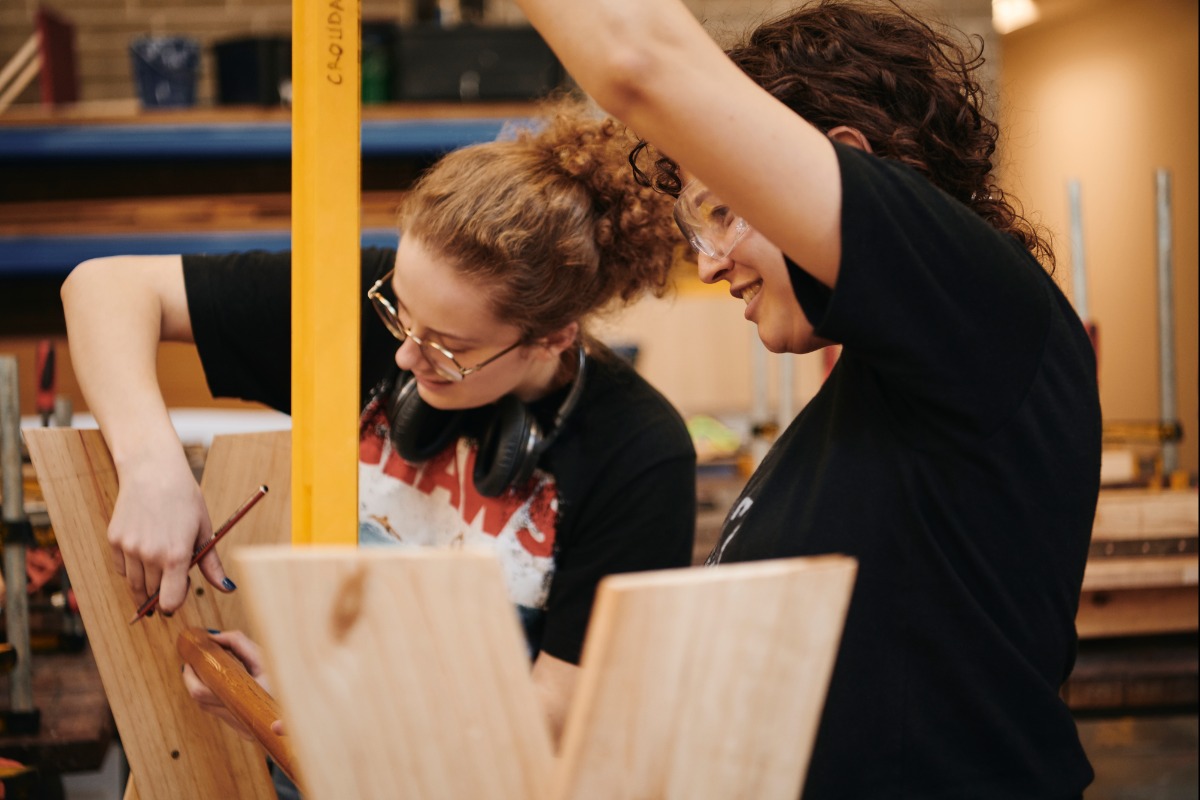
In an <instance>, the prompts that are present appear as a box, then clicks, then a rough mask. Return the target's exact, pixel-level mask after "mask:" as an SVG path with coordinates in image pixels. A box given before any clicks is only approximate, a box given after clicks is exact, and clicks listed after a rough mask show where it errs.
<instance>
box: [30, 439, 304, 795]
mask: <svg viewBox="0 0 1200 800" xmlns="http://www.w3.org/2000/svg"><path fill="white" fill-rule="evenodd" d="M282 435H283V436H286V433H284V434H282ZM254 436H259V435H258V434H255V435H254ZM268 436H280V434H269V435H268ZM25 440H26V443H27V445H28V447H29V452H30V456H31V458H32V460H33V464H34V467H35V469H36V470H37V475H38V481H39V484H40V486H41V488H42V491H43V493H44V495H45V498H46V504H47V508H48V511H49V514H50V521H51V524H52V525H53V526H54V530H55V537H56V540H57V542H58V545H59V547H60V549H61V550H62V554H63V560H64V562H65V564H66V568H67V571H68V573H69V574H70V575H71V581H72V585H73V587H74V589H75V594H76V598H77V599H78V601H79V609H80V614H81V615H82V617H83V622H84V627H85V628H86V630H87V634H88V639H89V642H90V643H91V645H92V650H93V653H94V655H95V657H96V665H97V667H98V669H99V672H100V679H101V682H102V683H103V685H104V690H105V694H106V695H107V697H108V701H109V706H110V707H111V709H112V712H113V718H114V719H115V721H116V724H117V730H118V732H119V733H120V736H121V742H122V745H123V747H124V749H125V754H126V757H127V758H128V760H129V765H130V772H131V774H132V776H133V779H134V780H135V781H136V783H137V787H138V790H137V794H138V795H140V796H141V797H143V798H147V799H148V800H150V799H152V798H160V797H162V798H166V797H170V798H191V797H194V798H206V799H207V798H213V797H238V798H252V799H253V798H264V799H265V800H270V799H271V798H274V797H275V793H274V789H273V788H272V786H271V782H270V778H269V776H268V775H267V771H266V764H265V760H264V758H263V754H262V751H261V750H260V749H259V748H258V747H257V746H255V745H253V744H250V743H249V742H246V741H243V740H242V739H240V738H239V737H238V736H237V735H236V734H234V733H233V732H232V730H231V729H230V728H229V727H228V726H226V725H224V724H223V723H221V722H219V721H217V720H216V719H215V718H214V717H212V716H210V715H209V714H206V713H205V712H203V711H201V710H200V709H199V707H198V706H197V705H196V704H195V703H194V702H192V700H191V698H190V697H189V696H188V694H187V692H186V690H185V689H184V686H183V682H182V680H181V679H180V675H179V671H180V660H179V657H178V655H176V653H175V640H176V638H177V636H178V635H179V633H180V631H182V630H183V629H184V628H187V627H192V626H199V627H203V628H218V629H220V628H223V627H225V626H224V625H223V617H222V613H221V608H220V607H219V606H218V603H217V601H216V598H217V595H218V593H217V592H215V591H212V590H209V591H204V592H197V591H196V588H197V587H199V586H200V585H201V584H203V579H202V578H198V577H197V576H193V583H194V584H195V585H194V586H193V592H192V597H190V598H189V599H188V602H187V603H185V604H184V606H183V607H182V608H181V609H180V610H179V611H178V612H177V613H176V614H175V615H174V617H173V618H171V619H167V618H165V617H163V616H162V615H161V614H156V615H155V616H154V617H152V618H149V619H146V620H143V621H142V622H139V623H138V624H137V625H133V626H131V625H129V619H130V617H132V615H133V612H134V610H135V603H134V601H133V599H132V597H131V596H130V593H129V590H128V588H127V586H126V584H125V581H124V579H123V578H122V577H121V576H119V575H117V573H116V572H115V571H114V570H113V568H112V558H111V552H110V549H109V545H108V541H107V533H106V531H107V527H108V521H109V519H110V518H111V515H112V508H113V503H114V501H115V499H116V494H117V476H116V470H115V468H114V467H113V464H112V459H111V457H110V456H109V453H108V449H107V448H106V447H105V444H104V440H103V438H102V437H101V435H100V432H99V431H96V430H74V429H31V430H27V431H25ZM214 445H216V442H214ZM266 453H269V457H268V459H267V461H268V463H269V464H274V465H276V466H277V462H276V461H275V460H274V459H275V458H276V457H277V454H278V450H277V449H276V448H265V449H264V448H261V447H257V446H256V447H252V448H251V451H250V452H249V453H246V454H243V455H238V454H237V453H234V452H230V453H228V458H229V459H230V461H232V462H235V463H237V464H238V468H239V469H244V470H246V471H247V473H250V472H254V468H253V467H252V466H251V463H250V462H251V461H254V460H256V459H259V458H261V457H262V456H263V455H264V454H266ZM221 458H222V457H221V456H220V449H218V463H220V460H221ZM256 474H258V473H256ZM261 474H262V475H263V477H256V478H255V479H254V480H252V481H250V482H249V485H248V486H242V485H238V486H236V487H235V488H233V489H228V491H232V492H234V496H233V497H231V498H226V497H224V496H223V495H222V493H223V492H224V491H226V489H227V488H228V487H225V488H218V487H219V486H220V485H222V484H223V483H224V482H223V481H221V480H217V481H215V482H214V483H213V488H212V490H211V492H212V494H206V500H207V501H208V502H209V507H210V509H213V510H214V512H215V514H219V513H220V511H221V509H222V508H229V509H232V508H233V507H235V506H236V505H237V504H238V503H240V502H241V501H242V500H243V499H244V497H243V495H247V494H249V492H250V491H251V490H252V489H253V488H254V487H255V486H257V485H258V484H259V483H266V484H268V485H270V484H271V483H277V482H278V481H277V479H276V476H270V475H267V472H266V468H265V467H264V471H263V472H262V473H261ZM214 477H215V471H214ZM285 478H286V476H285ZM260 505H261V504H260ZM255 513H261V509H255V510H254V511H252V512H251V513H250V514H249V515H247V517H246V519H245V520H243V521H242V523H241V525H244V526H246V528H245V530H242V529H240V528H239V530H238V531H236V532H235V533H233V534H230V536H231V537H240V538H241V539H242V542H243V543H245V541H246V540H247V539H249V538H252V537H253V536H254V534H253V533H252V532H253V531H255V530H258V531H264V532H267V531H271V532H275V531H277V529H275V528H273V527H272V526H270V525H261V527H260V520H261V518H256V517H255V516H254V514H255ZM272 535H276V534H275V533H272ZM224 555H225V553H224V549H222V556H223V557H224ZM133 794H134V793H133V792H130V793H127V795H126V796H127V797H129V796H132V795H133Z"/></svg>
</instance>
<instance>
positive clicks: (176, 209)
mask: <svg viewBox="0 0 1200 800" xmlns="http://www.w3.org/2000/svg"><path fill="white" fill-rule="evenodd" d="M403 195H404V193H403V192H401V191H395V192H370V193H367V194H364V195H363V199H362V224H363V227H364V228H392V227H394V226H395V224H396V208H397V206H398V205H399V203H400V200H401V198H402V197H403ZM291 212H292V201H291V197H290V195H287V194H235V195H194V196H172V197H106V198H104V199H102V200H43V201H38V202H15V203H0V236H38V235H76V236H77V235H81V234H89V233H90V234H106V233H108V234H113V233H139V234H147V233H173V232H180V231H190V232H195V231H286V230H288V229H289V225H290V224H291Z"/></svg>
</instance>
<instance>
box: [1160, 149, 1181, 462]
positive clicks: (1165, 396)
mask: <svg viewBox="0 0 1200 800" xmlns="http://www.w3.org/2000/svg"><path fill="white" fill-rule="evenodd" d="M1156 177H1157V189H1158V192H1157V194H1158V198H1157V199H1158V202H1157V204H1156V211H1157V218H1158V375H1159V418H1160V419H1161V420H1162V421H1163V422H1164V423H1171V422H1175V421H1177V419H1178V414H1179V410H1178V408H1177V407H1176V403H1175V395H1176V377H1175V303H1174V299H1175V288H1174V275H1173V271H1172V261H1173V260H1174V253H1173V250H1174V242H1173V237H1172V229H1171V174H1170V173H1169V172H1168V171H1167V170H1165V169H1160V170H1158V173H1157V176H1156ZM1162 454H1163V472H1164V473H1166V474H1167V475H1170V474H1171V473H1173V472H1174V471H1175V470H1177V469H1178V468H1179V444H1178V442H1164V443H1163V448H1162Z"/></svg>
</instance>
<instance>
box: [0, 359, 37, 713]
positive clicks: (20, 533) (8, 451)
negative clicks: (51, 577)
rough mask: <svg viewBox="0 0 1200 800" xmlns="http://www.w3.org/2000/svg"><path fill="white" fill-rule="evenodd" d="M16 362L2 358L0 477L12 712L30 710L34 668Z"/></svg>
mask: <svg viewBox="0 0 1200 800" xmlns="http://www.w3.org/2000/svg"><path fill="white" fill-rule="evenodd" d="M17 387H18V383H17V359H16V358H15V357H13V356H0V473H3V484H2V485H3V486H4V503H3V513H4V527H5V530H6V536H5V539H4V577H5V584H6V585H5V616H4V622H5V630H6V631H7V633H8V641H9V643H10V644H11V645H12V646H13V649H14V650H16V652H17V663H16V666H15V667H13V671H12V675H11V678H10V683H9V688H10V695H11V702H12V710H13V711H32V710H33V665H32V663H31V661H30V647H29V595H28V594H27V586H28V583H27V579H26V575H25V544H26V543H25V538H24V532H25V531H27V530H28V522H29V521H28V518H27V517H26V516H25V489H24V485H23V483H22V476H21V406H20V401H19V395H18V389H17Z"/></svg>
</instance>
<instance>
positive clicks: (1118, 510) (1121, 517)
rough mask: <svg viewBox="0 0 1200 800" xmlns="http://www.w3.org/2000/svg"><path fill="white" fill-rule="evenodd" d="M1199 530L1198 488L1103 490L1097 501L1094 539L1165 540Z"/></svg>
mask: <svg viewBox="0 0 1200 800" xmlns="http://www.w3.org/2000/svg"><path fill="white" fill-rule="evenodd" d="M1197 533H1200V492H1198V490H1196V489H1184V490H1172V489H1160V490H1157V491H1154V490H1150V489H1104V490H1101V492H1100V499H1099V501H1098V502H1097V504H1096V521H1095V523H1094V524H1093V526H1092V539H1093V540H1106V539H1162V538H1167V537H1174V536H1180V537H1183V536H1196V535H1197Z"/></svg>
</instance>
